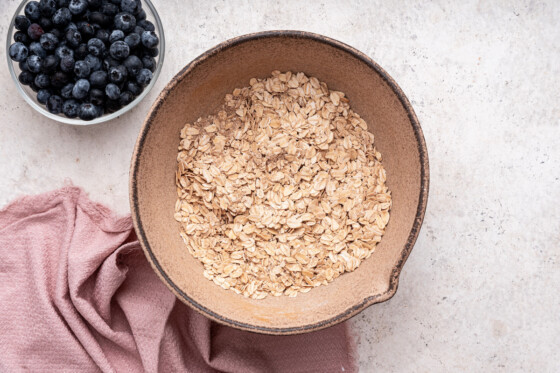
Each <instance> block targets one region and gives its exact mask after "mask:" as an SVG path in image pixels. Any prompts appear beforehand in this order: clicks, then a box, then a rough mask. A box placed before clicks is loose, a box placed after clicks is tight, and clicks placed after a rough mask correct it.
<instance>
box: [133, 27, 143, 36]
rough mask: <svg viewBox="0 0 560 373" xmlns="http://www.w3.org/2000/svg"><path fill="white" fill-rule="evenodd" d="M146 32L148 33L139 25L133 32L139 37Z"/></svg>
mask: <svg viewBox="0 0 560 373" xmlns="http://www.w3.org/2000/svg"><path fill="white" fill-rule="evenodd" d="M144 31H146V30H144V28H143V27H140V26H138V25H136V27H135V28H134V30H133V32H134V33H136V34H138V35H142V33H143V32H144Z"/></svg>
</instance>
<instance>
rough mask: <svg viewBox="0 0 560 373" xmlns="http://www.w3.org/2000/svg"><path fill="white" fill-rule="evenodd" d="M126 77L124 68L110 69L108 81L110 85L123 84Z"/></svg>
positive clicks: (121, 66) (120, 66)
mask: <svg viewBox="0 0 560 373" xmlns="http://www.w3.org/2000/svg"><path fill="white" fill-rule="evenodd" d="M127 75H128V73H127V71H126V67H124V66H123V65H119V66H115V67H111V68H110V69H109V80H110V81H111V82H112V83H115V84H121V83H123V82H124V81H125V80H126V78H127Z"/></svg>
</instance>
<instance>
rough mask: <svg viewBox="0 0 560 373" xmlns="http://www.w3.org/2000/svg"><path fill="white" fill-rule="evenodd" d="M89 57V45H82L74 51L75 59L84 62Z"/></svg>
mask: <svg viewBox="0 0 560 373" xmlns="http://www.w3.org/2000/svg"><path fill="white" fill-rule="evenodd" d="M87 55H88V50H87V44H86V43H82V44H80V45H79V46H78V48H76V49H74V58H76V59H77V60H83V59H84V58H85V57H86V56H87Z"/></svg>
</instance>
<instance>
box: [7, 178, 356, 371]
mask: <svg viewBox="0 0 560 373" xmlns="http://www.w3.org/2000/svg"><path fill="white" fill-rule="evenodd" d="M0 250H1V254H2V260H1V261H0V304H1V305H2V312H0V328H1V332H0V367H1V368H2V371H10V372H22V371H37V372H41V371H54V370H56V371H70V372H71V371H79V372H99V371H102V372H178V371H186V372H341V371H344V372H352V371H356V367H355V366H354V362H353V361H352V359H351V356H352V354H353V351H352V347H351V341H350V339H349V337H348V333H347V329H346V328H347V327H346V325H345V324H340V325H336V326H334V327H331V328H328V329H325V330H321V331H318V332H314V333H308V334H303V335H295V336H268V335H261V334H256V333H251V332H245V331H240V330H236V329H232V328H230V327H227V326H224V325H221V324H217V323H215V322H212V321H210V320H208V319H207V318H205V317H204V316H202V315H200V314H198V313H197V312H195V311H193V310H192V309H190V308H189V307H187V306H186V305H185V304H183V303H182V302H180V301H179V300H178V299H177V298H176V297H175V296H174V295H173V294H172V293H171V292H170V291H169V290H168V289H167V288H166V287H165V285H164V284H163V283H161V281H160V280H159V278H158V277H157V276H156V274H155V273H154V272H153V270H152V269H151V267H150V265H149V263H148V262H147V260H146V258H145V257H144V254H143V252H142V250H141V248H140V246H139V244H138V241H137V239H136V235H135V233H134V231H133V229H132V222H131V219H130V217H129V216H126V217H117V216H115V215H114V214H113V213H112V212H111V210H110V209H108V208H106V207H104V206H102V205H99V204H96V203H94V202H91V201H90V200H89V198H88V197H87V195H86V194H85V193H84V192H83V191H82V190H81V189H80V188H77V187H73V186H67V187H64V188H62V189H60V190H57V191H54V192H50V193H46V194H42V195H39V196H30V197H23V198H20V199H18V200H17V201H15V202H13V203H12V204H10V205H9V206H7V207H6V208H4V209H3V210H2V211H0Z"/></svg>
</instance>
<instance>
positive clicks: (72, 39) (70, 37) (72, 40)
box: [64, 29, 82, 48]
mask: <svg viewBox="0 0 560 373" xmlns="http://www.w3.org/2000/svg"><path fill="white" fill-rule="evenodd" d="M64 39H66V42H67V43H68V45H69V46H70V47H72V48H77V47H78V46H79V45H80V43H81V42H82V34H80V32H79V31H78V30H72V29H70V30H67V31H66V33H65V34H64Z"/></svg>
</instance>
